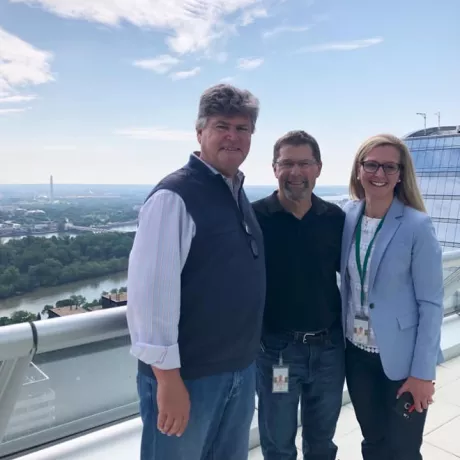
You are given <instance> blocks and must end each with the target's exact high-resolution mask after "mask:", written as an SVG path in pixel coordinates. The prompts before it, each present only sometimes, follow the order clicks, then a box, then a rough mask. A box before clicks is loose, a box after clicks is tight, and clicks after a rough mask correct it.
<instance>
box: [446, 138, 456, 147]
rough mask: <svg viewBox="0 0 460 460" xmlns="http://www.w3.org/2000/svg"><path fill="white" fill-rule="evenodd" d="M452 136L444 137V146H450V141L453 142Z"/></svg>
mask: <svg viewBox="0 0 460 460" xmlns="http://www.w3.org/2000/svg"><path fill="white" fill-rule="evenodd" d="M453 140H454V139H453V137H450V136H449V137H445V138H444V147H452V143H453Z"/></svg>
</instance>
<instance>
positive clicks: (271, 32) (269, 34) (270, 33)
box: [262, 26, 310, 38]
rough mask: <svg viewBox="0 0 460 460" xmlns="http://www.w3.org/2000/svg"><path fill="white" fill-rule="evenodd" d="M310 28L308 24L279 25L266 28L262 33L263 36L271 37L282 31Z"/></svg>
mask: <svg viewBox="0 0 460 460" xmlns="http://www.w3.org/2000/svg"><path fill="white" fill-rule="evenodd" d="M307 30H310V26H297V27H296V26H280V27H275V28H274V29H271V30H267V31H265V32H264V33H263V34H262V37H263V38H271V37H273V36H275V35H278V34H282V33H284V32H296V33H297V32H306V31H307Z"/></svg>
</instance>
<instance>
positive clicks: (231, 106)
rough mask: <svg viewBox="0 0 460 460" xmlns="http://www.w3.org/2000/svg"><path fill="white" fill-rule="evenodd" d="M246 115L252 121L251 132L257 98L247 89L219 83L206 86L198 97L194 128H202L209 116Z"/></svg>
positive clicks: (257, 114)
mask: <svg viewBox="0 0 460 460" xmlns="http://www.w3.org/2000/svg"><path fill="white" fill-rule="evenodd" d="M215 115H222V116H225V117H235V116H241V115H242V116H248V117H249V118H250V120H251V123H252V132H254V131H255V129H256V122H257V117H258V116H259V100H258V99H257V98H256V97H255V96H254V95H253V94H252V93H250V92H249V91H247V90H242V89H239V88H235V87H234V86H232V85H228V84H219V85H215V86H211V87H210V88H208V89H207V90H206V91H205V92H204V93H203V94H202V95H201V98H200V105H199V109H198V119H197V121H196V128H197V129H203V128H204V127H205V126H206V123H207V121H208V118H209V117H212V116H215Z"/></svg>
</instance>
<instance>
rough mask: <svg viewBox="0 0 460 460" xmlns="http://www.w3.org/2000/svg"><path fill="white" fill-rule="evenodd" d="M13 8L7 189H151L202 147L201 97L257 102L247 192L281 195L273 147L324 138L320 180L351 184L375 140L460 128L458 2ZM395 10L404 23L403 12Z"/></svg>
mask: <svg viewBox="0 0 460 460" xmlns="http://www.w3.org/2000/svg"><path fill="white" fill-rule="evenodd" d="M167 5H168V7H167V9H166V10H165V11H164V15H163V14H162V15H159V14H158V8H160V7H161V8H162V9H165V8H166V7H165V3H164V2H160V1H159V0H150V1H147V0H146V1H144V2H142V3H140V4H139V5H138V8H136V9H134V8H132V2H131V0H117V2H110V1H109V2H108V1H107V0H92V2H90V3H88V2H80V1H78V0H66V1H65V2H62V1H60V0H4V1H3V2H0V136H1V143H0V156H1V158H2V166H1V168H0V183H3V184H5V183H6V184H8V183H12V184H19V183H47V182H48V181H49V177H50V175H53V176H54V182H55V185H56V184H57V183H79V184H153V183H156V182H157V181H158V180H160V179H161V177H163V176H164V175H165V174H167V173H168V172H170V171H172V170H173V169H176V168H178V167H180V166H182V165H183V164H184V163H185V162H186V161H187V158H188V156H189V154H190V153H191V152H192V151H193V150H195V149H196V148H197V147H198V144H197V142H196V137H195V133H194V122H195V117H196V112H197V106H198V99H199V96H200V94H201V92H202V91H203V90H204V89H205V88H207V87H208V86H210V85H212V84H215V83H218V82H221V81H227V82H231V83H233V84H235V85H236V86H239V87H242V88H247V89H249V90H251V91H252V92H253V93H254V94H255V95H256V96H257V97H258V98H259V99H260V103H261V112H260V119H259V121H258V125H257V130H256V133H255V134H254V138H253V144H252V148H251V152H250V154H249V156H248V159H247V160H246V162H245V163H244V164H243V165H242V170H243V172H244V173H245V175H246V184H248V185H272V184H275V183H276V181H275V178H274V177H273V172H272V168H271V157H272V148H273V144H274V142H275V141H276V139H277V138H278V137H279V136H281V135H282V134H284V133H285V132H286V131H288V130H291V129H304V130H306V131H308V132H310V133H311V134H312V135H313V136H315V137H316V138H317V139H318V141H319V143H320V147H321V150H322V154H323V163H324V167H323V171H322V174H321V177H320V178H319V180H318V184H319V185H346V184H347V183H348V180H349V174H350V168H351V164H352V159H353V156H354V154H355V152H356V149H357V148H358V146H359V144H360V143H361V142H362V141H363V140H364V139H365V138H366V137H368V136H371V135H374V134H377V133H379V132H390V133H393V134H395V135H398V136H403V135H405V134H407V133H409V132H411V131H414V130H417V129H422V128H423V124H424V120H423V117H422V116H420V115H417V113H426V114H427V126H428V127H435V126H437V125H438V113H439V112H440V123H441V124H442V125H458V124H460V111H459V109H458V103H459V99H458V96H456V94H457V88H458V81H460V61H459V60H458V59H456V56H457V54H458V49H457V48H458V44H459V43H460V28H459V27H458V24H457V22H458V19H457V18H458V17H459V16H460V2H458V0H445V1H444V2H443V4H442V8H441V7H439V6H438V4H435V3H434V0H417V1H416V0H407V1H406V2H402V3H401V2H397V1H396V0H388V1H386V2H383V1H377V2H368V0H351V1H350V2H338V1H337V0H321V1H318V0H232V1H231V2H227V1H224V0H203V1H201V2H199V3H197V4H196V5H195V4H194V5H195V6H196V7H194V8H193V9H191V8H188V7H187V6H186V5H185V3H184V1H183V0H170V1H169V2H168V3H167ZM395 12H397V14H396V13H395Z"/></svg>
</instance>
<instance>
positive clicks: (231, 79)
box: [220, 77, 235, 83]
mask: <svg viewBox="0 0 460 460" xmlns="http://www.w3.org/2000/svg"><path fill="white" fill-rule="evenodd" d="M233 81H235V77H224V78H221V79H220V82H221V83H232V82H233Z"/></svg>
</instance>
